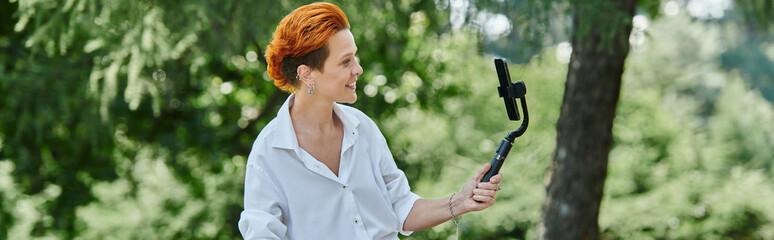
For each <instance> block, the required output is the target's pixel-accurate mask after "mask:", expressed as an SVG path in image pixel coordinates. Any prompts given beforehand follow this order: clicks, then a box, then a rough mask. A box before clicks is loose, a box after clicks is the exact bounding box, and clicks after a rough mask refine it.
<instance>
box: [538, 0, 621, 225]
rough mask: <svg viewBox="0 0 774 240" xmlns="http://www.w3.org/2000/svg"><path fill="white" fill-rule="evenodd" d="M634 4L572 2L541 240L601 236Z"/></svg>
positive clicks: (598, 0)
mask: <svg viewBox="0 0 774 240" xmlns="http://www.w3.org/2000/svg"><path fill="white" fill-rule="evenodd" d="M635 2H636V0H589V1H573V3H574V4H573V5H574V6H573V8H574V9H573V10H574V11H573V32H574V33H573V37H572V47H573V51H572V57H571V60H570V63H569V70H568V72H567V82H566V84H565V92H564V100H563V101H562V111H561V114H560V116H559V120H558V123H557V135H556V150H555V151H554V156H553V163H552V166H551V169H550V170H549V172H548V176H547V180H548V182H547V183H546V200H545V202H544V203H543V212H542V215H541V218H540V222H539V224H538V237H539V238H540V239H598V238H599V224H598V221H597V219H598V216H599V206H600V202H601V200H602V192H603V188H604V184H605V177H606V176H607V162H608V154H609V152H610V147H611V145H612V142H613V133H612V128H613V119H614V118H615V110H616V105H617V103H618V95H619V91H620V88H621V76H622V74H623V71H624V61H625V60H626V56H627V55H628V52H629V41H628V40H629V34H630V32H631V30H632V17H633V16H634V8H635V5H636V4H635Z"/></svg>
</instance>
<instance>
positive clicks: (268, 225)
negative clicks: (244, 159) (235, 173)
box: [239, 164, 287, 239]
mask: <svg viewBox="0 0 774 240" xmlns="http://www.w3.org/2000/svg"><path fill="white" fill-rule="evenodd" d="M244 201H245V209H244V211H242V214H241V216H240V219H239V231H240V232H241V233H242V237H244V238H245V239H283V238H284V237H285V233H286V231H287V227H286V226H285V225H284V224H282V221H281V219H282V209H281V207H280V206H281V200H280V198H279V193H278V190H277V186H276V185H275V184H274V182H273V181H272V180H271V178H270V177H269V176H268V174H266V172H265V171H264V170H263V169H261V168H260V167H259V166H256V165H254V164H248V165H247V169H246V170H245V199H244Z"/></svg>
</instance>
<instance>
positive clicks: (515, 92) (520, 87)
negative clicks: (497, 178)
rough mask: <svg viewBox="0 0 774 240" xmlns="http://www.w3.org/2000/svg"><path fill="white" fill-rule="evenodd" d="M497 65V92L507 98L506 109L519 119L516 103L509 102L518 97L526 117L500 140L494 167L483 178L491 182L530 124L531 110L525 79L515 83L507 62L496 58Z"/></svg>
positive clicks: (514, 117)
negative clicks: (516, 127)
mask: <svg viewBox="0 0 774 240" xmlns="http://www.w3.org/2000/svg"><path fill="white" fill-rule="evenodd" d="M495 65H496V67H497V68H498V69H497V70H498V72H497V73H498V75H499V77H500V83H501V86H500V87H497V92H498V93H499V95H500V97H501V98H504V99H505V105H506V109H507V110H508V116H509V118H510V119H511V120H514V121H517V120H519V114H518V107H516V105H515V103H513V102H510V104H509V101H513V100H516V99H518V100H519V103H520V105H521V109H522V113H523V116H524V119H522V122H521V126H519V128H518V129H516V131H513V132H510V133H508V135H506V136H505V139H503V140H502V141H500V146H498V147H497V151H496V152H495V155H494V157H493V158H492V162H491V165H492V167H491V168H490V169H489V171H488V172H487V173H486V174H485V175H484V178H483V179H481V181H482V182H489V178H491V177H492V176H494V175H497V173H499V172H500V168H502V166H503V163H504V162H505V158H506V157H508V153H509V152H510V151H511V147H512V146H513V141H514V140H516V138H518V137H520V136H521V135H523V134H524V132H526V131H527V127H528V126H529V112H528V110H527V98H526V97H525V95H526V94H527V86H526V84H524V82H523V81H518V82H515V83H513V82H511V80H510V73H508V70H507V64H505V62H504V60H501V59H495ZM503 69H504V70H503ZM506 80H507V82H506ZM506 83H507V84H506Z"/></svg>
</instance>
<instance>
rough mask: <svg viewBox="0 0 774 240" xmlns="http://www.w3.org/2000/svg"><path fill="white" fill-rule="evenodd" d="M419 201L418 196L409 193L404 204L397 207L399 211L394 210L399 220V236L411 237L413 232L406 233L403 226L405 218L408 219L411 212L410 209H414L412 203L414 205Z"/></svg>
mask: <svg viewBox="0 0 774 240" xmlns="http://www.w3.org/2000/svg"><path fill="white" fill-rule="evenodd" d="M419 199H421V197H419V195H417V194H415V193H413V192H412V193H411V194H410V195H409V196H407V200H408V201H406V203H407V204H404V205H402V206H400V207H399V209H396V211H395V214H396V215H397V216H398V219H399V220H400V231H399V232H400V234H402V235H404V236H408V235H411V233H413V232H414V231H406V230H404V229H403V224H404V223H405V222H406V218H408V215H409V213H410V212H411V209H413V208H414V203H416V201H417V200H419Z"/></svg>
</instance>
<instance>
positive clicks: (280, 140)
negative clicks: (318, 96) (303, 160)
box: [272, 93, 360, 149]
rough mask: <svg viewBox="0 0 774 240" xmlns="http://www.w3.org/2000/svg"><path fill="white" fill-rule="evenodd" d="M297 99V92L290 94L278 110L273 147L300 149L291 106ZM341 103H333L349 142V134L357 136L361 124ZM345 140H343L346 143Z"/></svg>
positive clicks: (345, 138)
mask: <svg viewBox="0 0 774 240" xmlns="http://www.w3.org/2000/svg"><path fill="white" fill-rule="evenodd" d="M294 101H295V93H294V94H291V95H290V96H288V98H287V99H286V100H285V103H283V104H282V107H280V109H279V111H278V112H277V118H276V119H275V121H278V126H277V133H279V134H276V135H275V136H274V137H273V138H274V141H273V142H272V147H275V148H284V149H299V148H300V147H299V146H298V138H297V137H296V131H295V130H294V129H293V121H291V119H290V106H292V105H293V102H294ZM339 105H340V104H338V103H333V112H334V113H335V114H336V116H338V117H339V119H340V120H341V124H342V125H343V126H344V136H345V137H344V141H345V142H347V140H348V139H350V138H349V137H348V136H351V135H353V136H355V137H356V136H357V126H358V125H360V120H359V119H357V117H355V116H352V115H351V114H350V113H348V112H346V111H344V109H342V107H341V106H339ZM345 142H342V144H344V145H349V144H346V143H345Z"/></svg>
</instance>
